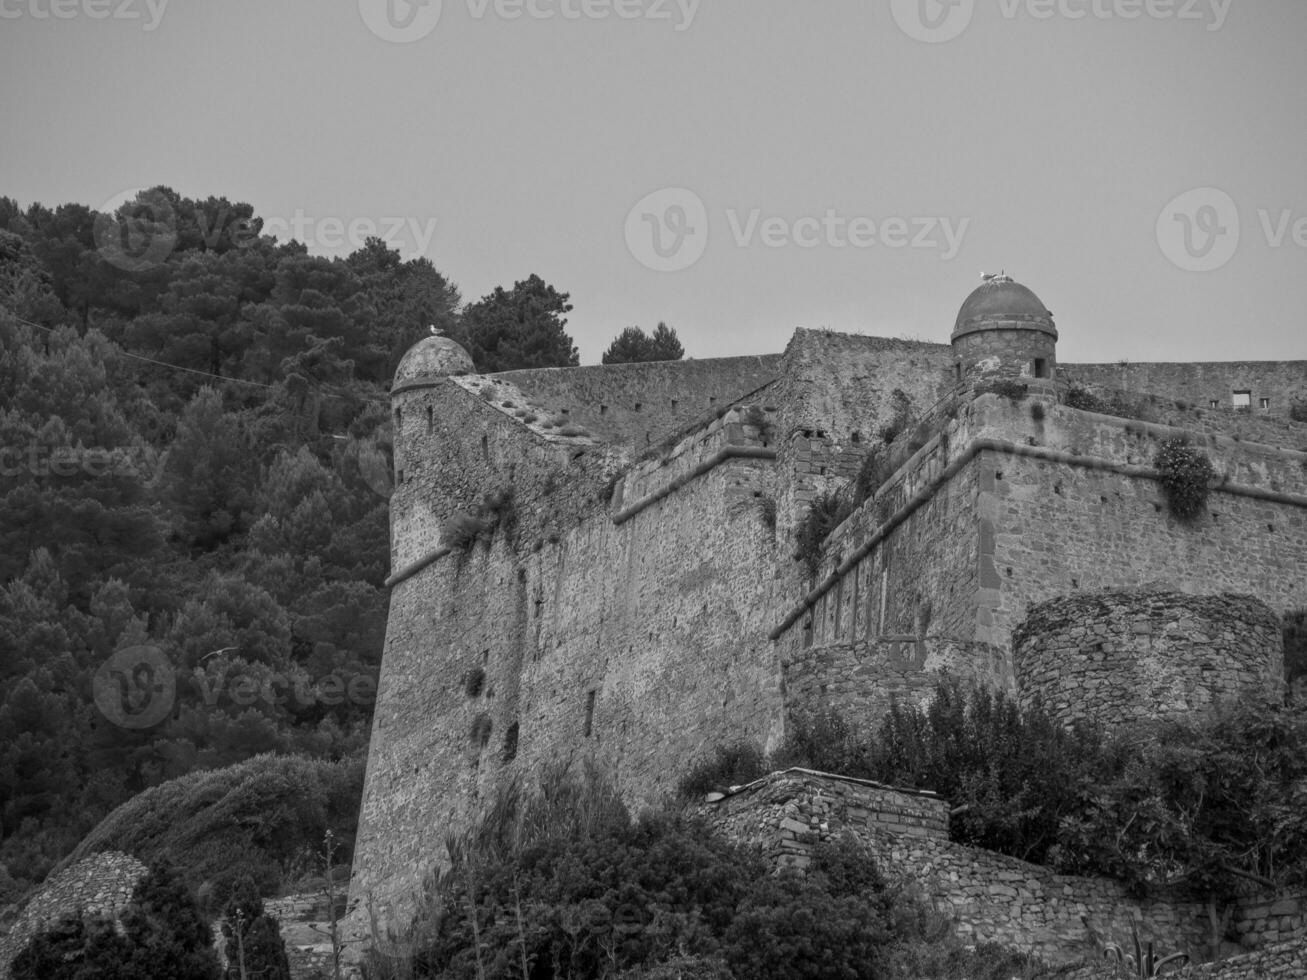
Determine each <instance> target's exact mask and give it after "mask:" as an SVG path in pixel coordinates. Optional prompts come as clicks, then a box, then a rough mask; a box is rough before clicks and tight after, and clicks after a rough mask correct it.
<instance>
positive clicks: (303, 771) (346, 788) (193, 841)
mask: <svg viewBox="0 0 1307 980" xmlns="http://www.w3.org/2000/svg"><path fill="white" fill-rule="evenodd" d="M363 761H364V760H363V759H362V758H361V757H352V758H349V759H344V760H341V761H340V762H337V763H332V762H327V761H325V760H314V759H305V758H302V757H299V756H272V755H262V756H256V757H255V758H253V759H250V760H249V761H248V762H242V763H238V764H237V765H234V766H228V767H226V768H224V769H215V770H212V771H210V772H196V773H191V774H190V775H187V776H182V777H180V778H178V779H173V780H170V781H168V782H166V783H161V784H160V785H158V786H155V787H153V788H151V789H148V790H146V791H145V792H143V793H141V794H139V795H137V796H135V797H133V798H132V799H131V800H129V801H128V802H126V803H124V804H123V805H122V806H120V807H118V808H117V809H116V810H114V811H113V812H112V813H110V814H109V816H107V817H106V818H105V819H104V820H103V821H102V822H101V823H100V824H99V825H98V826H97V827H96V828H95V829H94V830H92V831H91V833H90V834H88V835H87V837H86V838H85V839H84V840H83V841H82V843H81V844H80V845H78V847H77V849H76V850H75V851H74V852H73V853H72V854H71V855H70V856H69V857H68V858H67V859H66V861H65V865H67V864H72V863H73V862H75V861H79V860H81V859H82V858H84V857H87V856H88V855H91V854H98V853H100V852H101V851H125V852H126V853H129V854H134V855H136V856H137V857H139V858H140V859H141V860H142V861H145V862H146V863H147V864H148V863H150V862H152V861H156V860H160V859H165V858H166V859H169V860H171V861H172V862H173V863H174V864H175V865H176V866H177V868H178V870H179V871H180V873H181V874H182V876H183V877H184V878H185V880H186V881H187V882H188V883H189V884H190V885H191V886H192V887H198V886H199V885H200V884H202V883H205V882H208V883H210V884H211V885H212V894H213V897H214V899H215V900H216V901H218V902H223V901H225V899H226V897H227V890H228V889H229V888H230V886H231V885H232V884H233V883H234V881H235V879H236V878H238V877H240V876H241V875H244V874H248V875H250V876H251V877H252V878H253V879H254V881H255V883H256V884H257V885H258V887H259V888H260V889H261V890H262V891H263V893H264V894H269V893H271V892H272V891H273V890H274V889H275V888H277V886H278V885H279V884H280V883H281V882H282V880H283V879H284V878H285V877H286V876H287V875H290V874H293V873H294V872H295V871H296V869H297V863H298V862H299V861H300V860H301V859H302V855H303V854H304V853H305V852H306V851H308V850H310V849H311V848H313V847H314V846H315V845H316V843H317V842H318V841H320V840H321V839H322V836H323V834H324V833H325V832H326V830H327V829H328V828H332V829H333V830H334V831H335V833H336V835H337V837H339V838H341V839H343V840H345V841H346V842H347V843H348V845H349V846H352V842H353V840H354V833H355V829H356V826H357V822H358V806H359V799H360V798H361V797H362V795H363Z"/></svg>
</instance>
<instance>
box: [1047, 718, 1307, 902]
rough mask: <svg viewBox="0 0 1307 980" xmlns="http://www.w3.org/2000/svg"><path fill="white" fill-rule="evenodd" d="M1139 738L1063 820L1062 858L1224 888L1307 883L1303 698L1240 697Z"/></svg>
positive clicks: (1086, 868)
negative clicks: (1295, 701) (1079, 808)
mask: <svg viewBox="0 0 1307 980" xmlns="http://www.w3.org/2000/svg"><path fill="white" fill-rule="evenodd" d="M1136 744H1137V749H1136V751H1135V753H1134V755H1133V757H1132V758H1131V759H1130V761H1129V765H1127V766H1125V767H1124V768H1123V769H1122V771H1121V772H1120V773H1119V774H1118V775H1117V777H1116V778H1115V779H1112V780H1108V781H1105V782H1103V783H1102V784H1101V785H1099V786H1096V787H1095V789H1094V792H1093V794H1092V795H1091V797H1090V798H1089V800H1088V801H1087V803H1088V805H1087V806H1086V807H1085V809H1084V811H1083V812H1082V813H1080V814H1076V815H1073V816H1071V817H1069V818H1068V819H1067V820H1066V821H1065V822H1064V826H1063V828H1062V833H1061V843H1060V845H1059V847H1058V850H1057V852H1056V854H1055V855H1054V858H1055V859H1056V861H1057V863H1058V865H1059V866H1060V867H1062V868H1065V869H1067V870H1071V871H1082V872H1091V873H1097V874H1109V875H1111V876H1112V877H1115V878H1118V879H1120V880H1121V881H1124V882H1126V883H1127V884H1128V885H1130V886H1132V887H1133V888H1134V889H1135V890H1137V891H1143V890H1146V889H1148V888H1150V887H1153V886H1156V885H1163V884H1181V885H1185V886H1187V887H1189V888H1190V889H1192V890H1194V891H1195V892H1197V893H1198V894H1200V895H1202V896H1204V897H1209V898H1217V899H1228V898H1229V897H1231V896H1232V895H1234V894H1235V893H1236V892H1237V890H1238V889H1239V888H1240V887H1242V886H1246V885H1247V883H1248V882H1249V881H1250V880H1251V881H1260V883H1261V884H1262V885H1263V886H1266V887H1301V886H1302V885H1303V884H1307V708H1305V707H1304V706H1302V705H1289V706H1285V705H1283V704H1279V703H1263V702H1260V701H1258V700H1255V699H1254V700H1248V701H1241V702H1237V703H1234V704H1230V705H1225V706H1223V707H1221V708H1220V709H1219V710H1217V711H1215V712H1214V713H1212V714H1210V715H1208V716H1205V717H1201V718H1199V719H1197V720H1194V721H1192V722H1179V721H1170V722H1165V723H1158V724H1156V725H1154V726H1152V727H1151V728H1150V729H1148V730H1146V731H1144V732H1143V733H1141V734H1140V735H1139V737H1138V739H1137V743H1136Z"/></svg>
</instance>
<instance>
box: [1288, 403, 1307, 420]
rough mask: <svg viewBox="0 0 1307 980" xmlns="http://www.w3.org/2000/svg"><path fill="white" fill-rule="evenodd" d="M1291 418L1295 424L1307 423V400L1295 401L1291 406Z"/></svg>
mask: <svg viewBox="0 0 1307 980" xmlns="http://www.w3.org/2000/svg"><path fill="white" fill-rule="evenodd" d="M1289 418H1291V419H1293V421H1295V422H1307V399H1303V398H1299V399H1295V400H1294V401H1293V402H1291V403H1290V405H1289Z"/></svg>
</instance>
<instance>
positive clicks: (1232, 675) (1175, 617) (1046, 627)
mask: <svg viewBox="0 0 1307 980" xmlns="http://www.w3.org/2000/svg"><path fill="white" fill-rule="evenodd" d="M1012 646H1013V656H1014V658H1015V661H1016V672H1017V687H1018V690H1019V691H1020V695H1021V703H1022V704H1023V705H1024V706H1029V705H1030V704H1032V703H1033V702H1035V701H1040V702H1042V703H1043V704H1044V705H1046V706H1047V707H1048V708H1049V710H1051V711H1052V712H1053V714H1054V716H1055V717H1056V718H1058V719H1059V720H1060V721H1062V722H1063V723H1070V722H1073V721H1078V720H1079V721H1093V722H1098V723H1101V724H1104V725H1107V726H1109V727H1111V726H1113V725H1118V724H1126V723H1129V722H1133V721H1139V720H1142V719H1145V718H1157V717H1160V718H1177V719H1178V718H1183V717H1185V716H1187V715H1190V714H1192V713H1193V712H1195V711H1201V710H1203V709H1205V708H1209V707H1211V706H1212V705H1213V704H1215V703H1218V702H1221V701H1225V700H1230V699H1233V698H1235V697H1237V696H1240V695H1247V694H1252V693H1260V694H1263V695H1266V696H1274V695H1276V694H1280V693H1282V687H1283V683H1282V680H1281V678H1282V677H1283V673H1284V661H1283V632H1282V627H1281V623H1280V618H1279V617H1278V616H1277V615H1276V614H1275V613H1273V612H1272V611H1271V610H1270V609H1269V608H1268V607H1267V606H1266V605H1265V604H1264V603H1262V602H1260V601H1258V600H1257V599H1255V598H1254V597H1252V596H1234V595H1206V596H1188V595H1183V594H1180V593H1174V592H1165V591H1160V590H1159V591H1151V590H1149V591H1132V592H1103V593H1090V594H1084V595H1075V596H1067V597H1063V598H1060V599H1052V600H1049V601H1048V602H1042V603H1037V604H1035V605H1034V606H1031V607H1030V610H1029V614H1028V615H1027V617H1026V619H1025V620H1024V621H1023V622H1022V623H1021V625H1020V626H1018V627H1017V630H1016V632H1015V633H1014V635H1013V638H1012Z"/></svg>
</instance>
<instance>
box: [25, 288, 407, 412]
mask: <svg viewBox="0 0 1307 980" xmlns="http://www.w3.org/2000/svg"><path fill="white" fill-rule="evenodd" d="M5 312H6V313H8V315H9V316H11V317H12V318H13V319H15V320H17V321H18V322H19V323H23V324H26V325H27V326H29V327H35V328H36V329H37V330H44V331H45V332H46V333H54V332H55V329H56V328H55V327H47V326H44V325H43V324H40V323H33V322H32V321H31V320H27V319H25V318H23V317H21V316H19V315H18V314H16V313H12V312H10V311H8V310H6V311H5ZM105 339H106V340H108V341H109V343H111V344H113V345H114V346H115V347H117V348H118V352H119V353H120V354H122V355H123V356H124V357H131V358H134V359H135V360H138V361H144V362H145V363H147V364H155V365H158V366H159V367H165V368H168V369H170V370H173V371H185V372H186V373H187V374H198V375H200V376H201V377H203V378H216V379H217V380H218V381H230V382H233V383H235V384H240V385H250V386H252V387H255V388H267V389H270V390H271V389H274V388H276V387H277V386H276V385H269V384H264V383H263V382H262V381H248V380H246V379H245V378H229V377H227V376H225V375H221V374H214V373H213V372H211V371H201V370H199V369H198V368H188V367H183V366H182V365H180V364H169V363H168V362H167V361H160V360H156V359H155V358H153V357H146V356H145V355H144V354H133V353H132V352H131V351H129V350H127V349H126V348H124V347H123V346H122V345H121V344H118V343H116V342H114V341H113V340H109V338H107V337H106V338H105ZM305 380H307V381H309V383H310V384H311V385H312V386H313V387H315V388H317V389H318V390H319V391H320V392H321V393H322V394H324V395H325V396H326V397H328V398H357V399H358V400H359V401H386V400H387V398H386V396H384V395H343V394H338V393H334V392H330V391H327V390H326V388H325V386H324V385H323V384H322V382H320V381H318V380H317V379H316V378H308V379H305Z"/></svg>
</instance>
